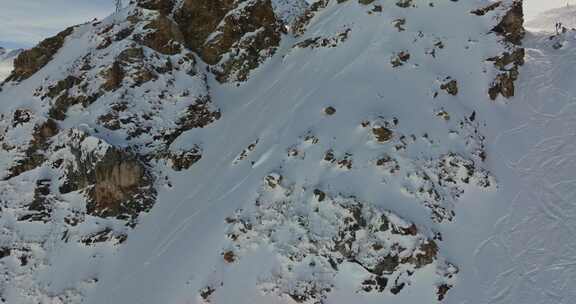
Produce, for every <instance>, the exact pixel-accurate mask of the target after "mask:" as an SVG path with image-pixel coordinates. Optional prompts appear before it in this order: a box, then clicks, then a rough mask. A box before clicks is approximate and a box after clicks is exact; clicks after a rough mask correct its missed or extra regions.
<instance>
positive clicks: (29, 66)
mask: <svg viewBox="0 0 576 304" xmlns="http://www.w3.org/2000/svg"><path fill="white" fill-rule="evenodd" d="M73 31H74V27H69V28H67V29H66V30H64V31H62V32H60V33H58V34H57V35H56V36H54V37H51V38H48V39H46V40H44V41H42V42H40V43H39V44H38V45H37V46H36V47H34V48H32V49H30V50H26V51H24V52H22V53H20V55H18V57H17V58H16V59H15V60H14V71H13V72H12V74H10V76H8V78H7V79H6V81H22V80H24V79H27V78H29V77H30V76H32V75H33V74H34V73H36V72H38V71H39V70H40V69H41V68H43V67H44V66H45V65H46V64H47V63H48V62H50V60H52V58H53V57H54V55H56V53H57V52H58V51H59V50H60V48H62V46H63V45H64V42H65V40H66V37H68V36H70V35H71V34H72V32H73Z"/></svg>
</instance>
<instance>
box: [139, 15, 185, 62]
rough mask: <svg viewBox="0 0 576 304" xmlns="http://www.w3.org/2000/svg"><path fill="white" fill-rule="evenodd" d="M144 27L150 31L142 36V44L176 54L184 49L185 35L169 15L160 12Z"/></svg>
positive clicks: (165, 52)
mask: <svg viewBox="0 0 576 304" xmlns="http://www.w3.org/2000/svg"><path fill="white" fill-rule="evenodd" d="M144 29H146V30H149V31H150V33H148V34H147V35H146V36H144V37H143V38H142V44H144V45H146V46H147V47H149V48H151V49H153V50H156V51H158V52H160V53H162V54H168V55H175V54H178V53H180V52H181V51H182V46H181V44H182V43H183V42H184V36H183V35H182V33H181V32H180V29H179V28H178V25H177V24H176V23H174V21H172V20H171V19H170V18H168V17H167V16H165V15H163V14H160V15H159V16H158V17H157V18H156V19H154V20H153V21H152V22H150V23H148V25H146V26H145V27H144Z"/></svg>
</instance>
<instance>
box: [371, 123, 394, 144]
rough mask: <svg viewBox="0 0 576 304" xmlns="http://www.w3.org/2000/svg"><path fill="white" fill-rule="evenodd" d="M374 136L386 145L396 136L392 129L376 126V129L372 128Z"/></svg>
mask: <svg viewBox="0 0 576 304" xmlns="http://www.w3.org/2000/svg"><path fill="white" fill-rule="evenodd" d="M372 134H373V135H374V137H375V138H376V140H377V141H378V142H380V143H384V142H387V141H389V140H391V139H392V136H393V135H394V133H393V132H392V131H391V130H390V129H388V128H386V127H383V126H375V127H374V128H372Z"/></svg>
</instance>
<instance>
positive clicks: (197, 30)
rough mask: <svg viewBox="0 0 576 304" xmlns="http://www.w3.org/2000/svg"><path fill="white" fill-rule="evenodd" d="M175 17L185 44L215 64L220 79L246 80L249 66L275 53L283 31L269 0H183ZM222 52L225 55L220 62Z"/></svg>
mask: <svg viewBox="0 0 576 304" xmlns="http://www.w3.org/2000/svg"><path fill="white" fill-rule="evenodd" d="M231 11H234V13H230V12H231ZM174 19H175V20H176V22H177V23H178V24H179V26H180V29H181V31H182V33H183V36H184V40H185V43H186V46H187V47H189V48H190V49H192V50H195V51H197V52H198V53H199V54H200V57H202V59H203V60H204V61H206V62H207V63H208V64H211V65H218V67H217V68H215V69H214V72H215V73H216V74H217V78H218V80H219V81H221V82H226V81H230V80H240V81H245V80H246V79H247V77H248V74H249V72H250V71H251V70H253V69H254V68H256V67H258V66H259V65H260V63H261V62H262V61H263V60H265V59H266V58H267V57H269V56H271V55H272V54H273V53H274V51H275V49H276V47H277V46H278V44H279V43H280V35H281V32H282V26H281V23H280V22H279V21H278V20H277V18H276V15H275V14H274V10H273V8H272V4H271V2H270V0H257V1H250V2H247V3H242V4H240V3H236V2H234V1H218V2H214V1H209V0H186V1H184V3H183V5H182V7H181V8H179V9H178V10H177V11H176V12H175V13H174ZM247 33H255V34H254V35H250V36H246V34H247ZM211 35H212V36H211ZM225 54H228V56H227V59H226V60H225V61H224V62H221V60H222V58H223V56H224V55H225Z"/></svg>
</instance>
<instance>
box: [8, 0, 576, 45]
mask: <svg viewBox="0 0 576 304" xmlns="http://www.w3.org/2000/svg"><path fill="white" fill-rule="evenodd" d="M215 1H216V0H215ZM567 1H571V2H573V4H574V5H576V0H524V6H525V13H526V17H527V18H528V19H530V18H533V17H534V16H535V15H537V14H538V13H540V12H542V11H545V10H548V9H551V8H555V7H560V6H563V5H566V3H567ZM113 7H114V1H113V0H0V46H4V47H8V48H14V47H29V46H32V45H34V44H36V43H38V41H40V40H42V39H43V38H45V37H49V36H52V35H54V34H56V33H57V32H59V31H60V30H63V29H64V28H66V27H68V26H70V25H74V24H79V23H83V22H86V21H90V20H92V19H93V18H95V17H97V18H103V17H105V16H107V15H109V14H110V13H111V12H112V11H113Z"/></svg>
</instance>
